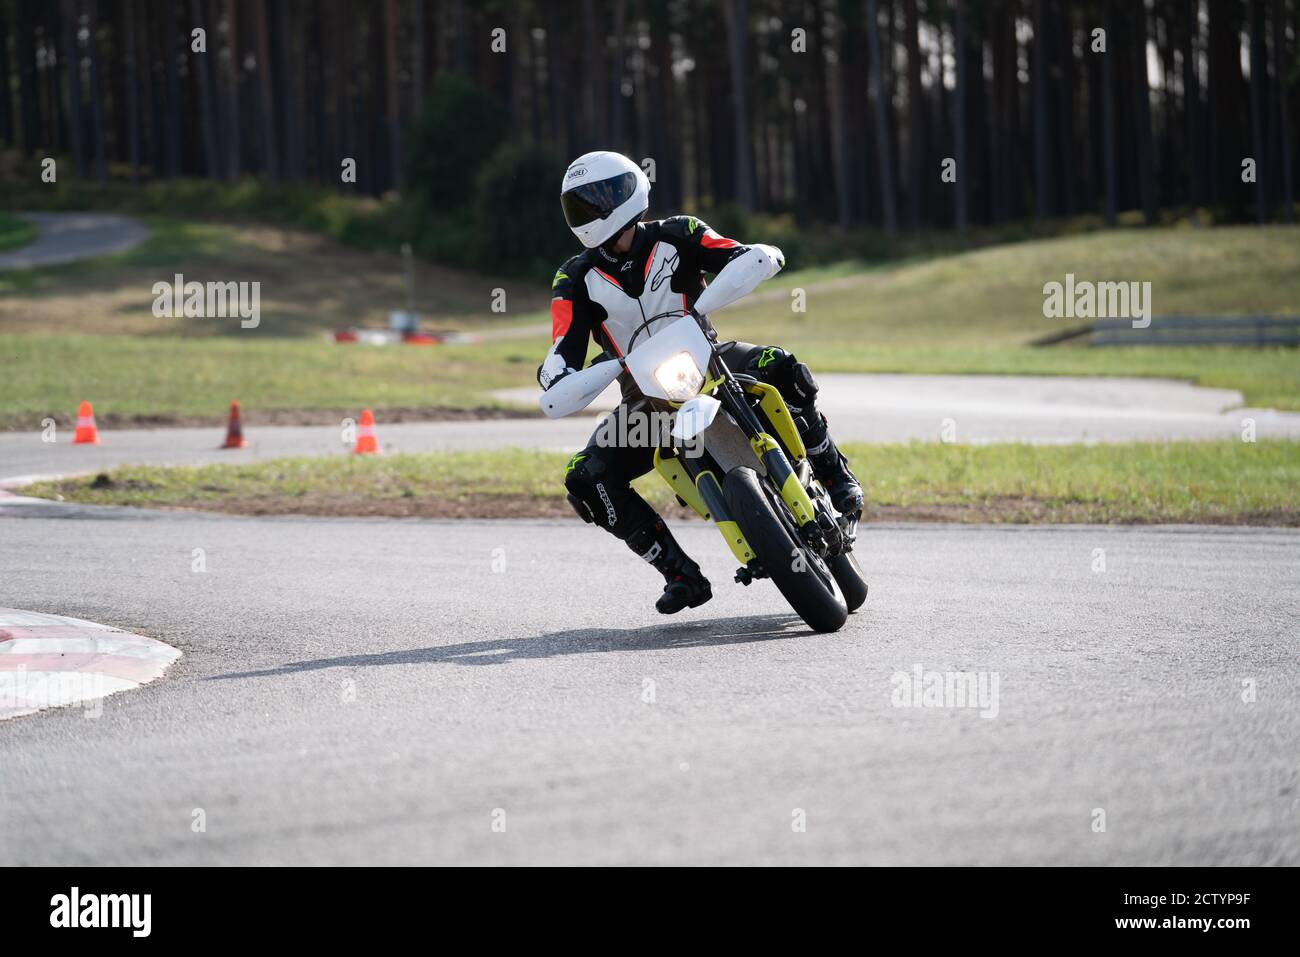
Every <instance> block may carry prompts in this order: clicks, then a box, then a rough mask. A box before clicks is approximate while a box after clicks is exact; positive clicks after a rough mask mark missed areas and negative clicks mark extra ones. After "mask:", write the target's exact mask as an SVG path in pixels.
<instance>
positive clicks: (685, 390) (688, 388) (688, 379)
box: [655, 352, 704, 402]
mask: <svg viewBox="0 0 1300 957" xmlns="http://www.w3.org/2000/svg"><path fill="white" fill-rule="evenodd" d="M655 381H656V382H658V383H659V386H660V388H662V389H663V390H664V394H665V395H667V396H668V398H669V399H671V400H672V401H673V402H685V401H686V400H687V399H689V398H690V397H691V396H693V395H695V394H696V393H697V392H699V391H700V386H702V385H704V373H703V372H701V371H700V367H699V366H697V365H696V364H695V360H694V359H693V358H691V354H690V353H689V352H679V353H677V355H675V356H673V357H672V358H671V359H665V360H664V361H663V362H661V363H660V364H659V368H657V369H655Z"/></svg>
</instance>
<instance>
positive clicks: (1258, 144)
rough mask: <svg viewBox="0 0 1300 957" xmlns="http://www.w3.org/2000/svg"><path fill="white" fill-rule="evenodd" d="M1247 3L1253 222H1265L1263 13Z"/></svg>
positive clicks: (1255, 0) (1258, 0) (1256, 1)
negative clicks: (1253, 191) (1253, 182)
mask: <svg viewBox="0 0 1300 957" xmlns="http://www.w3.org/2000/svg"><path fill="white" fill-rule="evenodd" d="M1249 2H1250V143H1251V151H1252V154H1253V155H1254V158H1255V218H1256V219H1257V220H1258V221H1259V223H1260V224H1261V225H1263V224H1264V223H1266V222H1268V182H1269V180H1270V179H1271V178H1272V177H1271V176H1270V175H1269V170H1268V148H1267V146H1266V145H1265V143H1264V86H1265V84H1267V83H1268V67H1267V66H1265V65H1264V55H1265V54H1264V10H1263V3H1262V0H1249Z"/></svg>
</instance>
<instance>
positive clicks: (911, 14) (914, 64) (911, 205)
mask: <svg viewBox="0 0 1300 957" xmlns="http://www.w3.org/2000/svg"><path fill="white" fill-rule="evenodd" d="M904 11H905V12H906V15H907V32H906V36H905V40H906V45H907V161H908V164H907V165H908V176H907V225H908V226H909V227H910V228H912V229H917V228H919V227H920V225H921V183H922V181H923V180H924V178H925V145H924V144H925V104H924V101H923V99H922V97H923V95H924V94H923V92H922V90H921V36H920V34H921V24H920V14H919V13H918V12H917V4H916V0H905V3H904Z"/></svg>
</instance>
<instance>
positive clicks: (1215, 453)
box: [24, 441, 1300, 526]
mask: <svg viewBox="0 0 1300 957" xmlns="http://www.w3.org/2000/svg"><path fill="white" fill-rule="evenodd" d="M846 451H847V453H848V454H849V456H850V458H851V460H852V462H853V466H854V468H855V470H856V471H857V473H858V475H859V476H860V477H861V478H862V479H863V482H864V489H865V492H866V495H867V501H868V519H872V518H875V519H882V518H884V519H896V520H912V521H927V520H931V521H957V522H1022V523H1036V522H1089V523H1092V522H1098V523H1107V524H1111V523H1118V524H1126V523H1167V522H1202V523H1231V524H1248V525H1290V526H1296V525H1300V443H1293V442H1277V441H1268V442H1259V443H1254V444H1249V443H1242V442H1175V443H1168V444H1163V443H1135V444H1130V445H1069V446H1029V445H1019V444H1002V445H987V446H961V445H939V444H920V443H913V444H908V445H876V446H866V445H853V446H848V447H847V449H846ZM565 461H566V456H564V455H563V454H560V453H552V452H536V451H522V450H517V449H507V450H499V451H488V452H477V451H476V452H455V453H439V454H406V455H394V456H385V457H351V456H336V457H333V458H327V459H282V460H278V461H272V462H262V463H257V464H253V465H212V466H203V467H197V468H159V467H127V468H119V469H115V470H113V471H112V472H111V473H108V474H107V475H106V476H105V477H100V478H78V479H68V480H64V481H60V482H47V483H41V484H38V485H33V486H28V487H27V488H26V489H25V490H24V494H29V495H35V496H40V497H47V498H55V497H62V498H64V499H66V500H70V501H77V502H88V503H94V504H111V505H139V506H153V507H171V508H200V509H208V510H216V511H228V512H240V513H250V514H281V513H302V514H318V515H423V516H443V517H445V516H456V517H462V516H476V517H477V516H483V517H502V516H535V515H562V516H568V515H572V512H571V511H570V509H569V506H568V504H567V503H566V502H565V501H564V487H563V484H562V476H563V471H564V464H565ZM637 484H638V487H639V488H640V489H641V490H642V492H643V494H645V496H646V497H647V498H648V499H649V500H650V501H651V502H652V503H654V504H655V505H656V506H658V507H660V508H664V507H667V506H669V504H670V502H671V495H670V494H669V492H668V488H667V486H666V485H665V484H664V483H663V482H662V481H660V480H659V479H658V478H657V476H654V475H650V476H647V477H645V478H643V479H641V480H639V481H638V483H637Z"/></svg>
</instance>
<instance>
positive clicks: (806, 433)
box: [803, 413, 862, 515]
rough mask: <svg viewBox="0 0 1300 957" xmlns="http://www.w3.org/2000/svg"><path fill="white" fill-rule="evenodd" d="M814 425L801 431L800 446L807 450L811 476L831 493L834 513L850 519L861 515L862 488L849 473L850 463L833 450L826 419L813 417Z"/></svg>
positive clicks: (840, 453) (819, 415)
mask: <svg viewBox="0 0 1300 957" xmlns="http://www.w3.org/2000/svg"><path fill="white" fill-rule="evenodd" d="M814 422H815V424H814V425H809V426H808V427H807V428H806V429H804V430H803V443H804V446H805V447H806V448H807V449H808V461H809V462H810V463H811V464H812V468H813V474H814V475H816V476H817V478H818V479H819V480H820V481H821V483H822V484H823V485H825V486H826V491H828V492H830V494H831V504H832V505H834V506H835V510H836V511H837V512H839V513H840V514H841V515H851V514H853V513H854V512H860V511H862V486H861V485H859V484H858V480H857V478H856V477H855V476H854V474H853V473H852V472H851V471H849V460H848V459H846V458H845V457H844V454H843V453H842V452H840V450H839V449H838V448H836V446H835V440H834V439H832V438H831V433H830V429H828V428H827V426H826V416H824V415H822V414H820V413H815V416H814ZM805 424H806V421H805Z"/></svg>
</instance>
